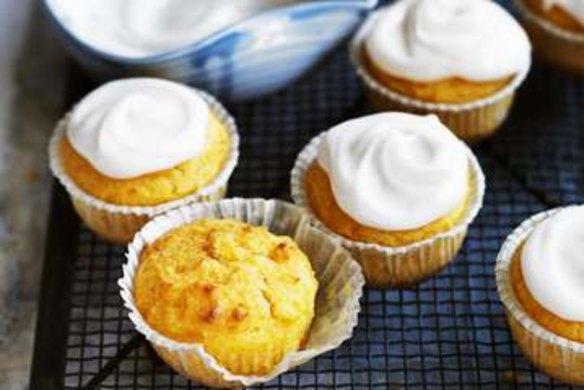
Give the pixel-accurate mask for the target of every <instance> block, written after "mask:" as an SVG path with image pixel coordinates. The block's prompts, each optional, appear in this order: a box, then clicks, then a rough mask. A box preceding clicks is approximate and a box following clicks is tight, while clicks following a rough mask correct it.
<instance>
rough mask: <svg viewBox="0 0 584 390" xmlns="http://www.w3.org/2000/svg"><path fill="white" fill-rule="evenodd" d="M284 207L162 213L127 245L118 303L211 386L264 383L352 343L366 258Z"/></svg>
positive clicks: (238, 202)
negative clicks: (351, 252) (362, 260)
mask: <svg viewBox="0 0 584 390" xmlns="http://www.w3.org/2000/svg"><path fill="white" fill-rule="evenodd" d="M308 221H309V219H308V218H307V216H306V215H305V213H304V212H303V211H302V210H301V209H299V208H297V207H295V206H293V205H290V204H288V203H285V202H280V201H264V200H242V199H234V200H225V201H221V202H217V203H206V204H200V205H192V206H187V207H183V208H179V209H177V210H173V211H171V212H169V213H167V214H165V215H163V216H160V217H158V218H155V219H154V220H153V221H152V222H150V223H148V224H147V225H146V226H145V227H144V229H143V230H142V231H141V232H139V233H138V234H137V235H136V237H135V239H134V241H133V242H132V244H131V245H130V247H129V251H128V264H127V265H125V266H124V276H123V278H122V279H121V280H120V282H119V283H120V286H121V288H122V298H123V300H124V302H125V304H126V306H127V307H128V308H129V309H130V318H131V320H132V322H133V323H134V324H135V325H136V327H137V329H138V330H139V331H140V332H141V333H143V334H144V335H145V336H146V338H147V339H148V340H149V341H150V342H151V343H152V345H153V347H154V349H155V350H156V352H157V353H158V354H159V355H160V357H161V358H162V359H163V360H165V361H166V362H167V363H168V364H169V365H170V366H172V367H173V368H174V369H175V370H177V371H178V372H180V373H181V374H183V375H185V376H186V377H188V378H190V379H193V380H195V381H197V382H200V383H203V384H205V385H207V386H213V387H239V386H250V385H254V384H258V383H262V382H265V381H268V380H270V379H272V378H274V377H275V376H277V375H279V374H280V373H282V372H284V371H286V370H288V369H290V368H292V367H295V366H297V365H299V364H302V363H304V362H306V361H308V360H310V359H312V358H313V357H315V356H316V355H319V354H321V353H323V352H325V351H328V350H330V349H333V348H336V347H337V346H338V345H339V344H340V343H341V342H343V341H344V340H345V339H347V338H349V337H350V336H351V333H352V329H353V328H354V326H355V325H356V323H357V316H358V312H359V298H360V296H361V294H362V286H363V284H364V280H363V276H362V273H361V271H360V269H359V265H358V264H357V263H356V262H355V261H354V260H353V259H352V258H351V256H350V255H349V253H347V251H345V250H343V249H342V248H340V247H339V245H338V243H337V242H336V241H334V240H333V239H331V238H329V237H327V236H326V235H324V234H323V233H321V232H319V231H318V230H316V229H314V228H312V227H311V226H310V224H309V223H308Z"/></svg>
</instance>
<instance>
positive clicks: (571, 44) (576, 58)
mask: <svg viewBox="0 0 584 390" xmlns="http://www.w3.org/2000/svg"><path fill="white" fill-rule="evenodd" d="M516 3H517V5H518V7H519V9H520V11H521V13H522V15H523V21H524V25H525V28H526V29H527V32H528V34H529V36H530V38H531V40H532V42H533V45H534V47H535V50H536V52H537V53H538V54H539V55H541V57H543V58H544V59H545V60H546V61H548V62H549V63H551V64H553V65H554V66H556V67H558V68H560V69H563V70H566V71H569V72H573V73H578V74H584V2H582V1H581V0H516Z"/></svg>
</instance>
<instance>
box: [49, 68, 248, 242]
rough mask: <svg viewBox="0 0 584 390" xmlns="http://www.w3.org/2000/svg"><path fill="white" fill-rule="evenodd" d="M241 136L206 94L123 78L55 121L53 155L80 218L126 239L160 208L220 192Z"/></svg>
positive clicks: (97, 229)
mask: <svg viewBox="0 0 584 390" xmlns="http://www.w3.org/2000/svg"><path fill="white" fill-rule="evenodd" d="M238 143H239V140H238V136H237V133H236V129H235V124H234V122H233V120H232V118H231V117H230V116H229V115H228V114H227V112H226V111H225V110H224V109H223V108H222V107H221V105H220V104H219V103H218V102H217V101H215V100H214V99H213V98H212V97H211V96H209V95H207V94H205V93H203V92H202V91H197V90H194V89H192V88H189V87H186V86H183V85H181V84H178V83H173V82H170V81H164V80H159V79H126V80H120V81H114V82H110V83H108V84H105V85H104V86H102V87H100V88H98V89H97V90H95V91H94V92H92V93H91V94H89V95H88V96H87V97H85V98H84V99H83V100H82V101H81V102H80V103H79V104H77V105H76V106H75V107H74V109H73V111H72V112H71V113H70V114H68V115H67V116H66V117H65V119H63V120H62V121H61V122H60V123H59V125H58V126H57V129H56V130H55V134H54V136H53V138H52V140H51V144H50V160H51V161H50V162H51V168H52V170H53V173H54V174H55V176H56V177H57V178H58V179H59V180H60V181H61V183H62V184H63V185H64V186H65V188H66V189H67V190H68V192H69V194H70V195H71V198H72V200H73V205H74V206H75V208H76V210H77V211H78V213H79V215H80V216H81V218H82V219H83V220H84V221H85V223H86V224H87V225H88V226H89V227H90V228H91V229H92V230H94V231H95V232H96V233H98V234H100V235H101V236H103V237H105V238H107V239H109V240H112V241H115V242H127V241H128V240H130V239H131V238H132V236H133V235H134V233H135V232H136V231H137V230H138V229H139V228H140V227H141V226H142V225H143V224H144V223H145V222H146V221H147V220H148V219H149V218H150V217H152V216H153V215H155V214H157V213H160V212H162V211H165V210H168V209H170V208H173V207H176V206H178V205H181V204H184V203H187V202H192V201H201V200H212V199H216V198H220V197H222V196H223V195H224V193H225V190H226V186H227V180H228V179H229V176H230V175H231V173H232V171H233V169H234V167H235V164H236V161H237V155H238Z"/></svg>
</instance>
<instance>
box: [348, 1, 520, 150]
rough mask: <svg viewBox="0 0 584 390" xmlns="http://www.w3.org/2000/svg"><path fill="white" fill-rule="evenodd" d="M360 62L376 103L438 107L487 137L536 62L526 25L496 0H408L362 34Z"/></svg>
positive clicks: (357, 49) (453, 122)
mask: <svg viewBox="0 0 584 390" xmlns="http://www.w3.org/2000/svg"><path fill="white" fill-rule="evenodd" d="M351 56H352V60H353V62H354V64H355V66H356V68H357V71H358V73H359V75H360V76H361V77H362V79H363V80H364V82H365V84H366V86H367V89H368V92H369V95H370V98H371V100H372V103H373V104H374V105H375V106H377V107H378V108H380V109H383V110H396V111H408V112H414V113H434V114H436V115H438V116H439V117H440V119H441V120H442V121H443V122H444V123H445V124H446V125H447V126H448V127H449V128H450V129H451V130H452V131H453V132H454V133H456V134H457V135H458V136H459V137H460V138H462V139H464V140H469V141H475V140H480V139H482V138H485V137H488V136H489V135H491V134H492V133H493V132H494V131H495V130H497V128H498V127H499V126H500V125H501V123H502V122H503V121H504V120H505V118H506V117H507V114H508V112H509V109H510V107H511V104H512V102H513V97H514V93H515V90H516V89H517V87H518V86H519V85H520V84H521V82H522V81H523V80H524V78H525V76H526V74H527V72H528V70H529V67H530V64H531V59H530V44H529V41H528V39H527V35H526V34H525V32H524V31H523V29H522V28H521V26H520V25H519V24H518V23H517V22H516V21H515V20H514V19H513V17H512V16H511V15H509V14H508V13H507V12H506V11H505V10H504V9H503V8H501V7H500V6H499V5H497V4H496V3H495V2H492V1H490V0H400V1H397V2H396V3H394V4H392V5H390V6H388V7H385V8H382V9H381V10H379V11H378V12H376V13H375V14H373V15H372V16H371V17H370V19H369V20H368V21H367V23H365V25H364V26H363V27H362V28H361V29H360V31H359V32H358V33H357V35H356V37H355V39H354V40H353V43H352V48H351Z"/></svg>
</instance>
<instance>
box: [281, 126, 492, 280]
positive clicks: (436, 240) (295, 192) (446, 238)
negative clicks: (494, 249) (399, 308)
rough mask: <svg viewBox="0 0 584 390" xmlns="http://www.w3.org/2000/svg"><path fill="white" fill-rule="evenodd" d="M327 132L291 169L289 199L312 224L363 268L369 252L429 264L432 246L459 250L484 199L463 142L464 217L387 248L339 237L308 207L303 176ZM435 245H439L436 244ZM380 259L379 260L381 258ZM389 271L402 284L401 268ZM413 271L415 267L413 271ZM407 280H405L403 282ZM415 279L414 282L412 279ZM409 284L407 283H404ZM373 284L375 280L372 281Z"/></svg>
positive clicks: (444, 250)
mask: <svg viewBox="0 0 584 390" xmlns="http://www.w3.org/2000/svg"><path fill="white" fill-rule="evenodd" d="M325 134H326V133H322V134H320V135H318V136H316V137H315V138H313V139H312V140H311V141H310V142H309V143H308V144H307V145H306V146H305V147H304V149H303V150H302V151H301V152H300V154H299V155H298V157H297V159H296V163H295V164H294V168H293V169H292V172H291V178H290V187H291V191H292V199H293V200H294V203H295V204H297V205H298V206H300V207H302V208H303V209H305V210H306V211H307V212H308V213H309V214H310V215H311V217H312V219H313V223H314V224H315V226H316V227H317V228H319V229H320V230H323V231H324V232H326V233H327V234H328V235H330V236H332V237H334V238H335V239H337V240H339V241H340V242H341V243H342V245H343V246H344V247H345V248H347V249H349V251H350V252H351V253H352V254H353V256H354V257H355V258H356V259H357V260H358V261H360V262H361V264H362V266H363V267H364V268H366V264H365V262H364V260H365V257H366V256H368V255H369V254H371V253H378V254H380V255H381V258H385V259H387V260H388V261H392V262H401V259H400V257H399V256H401V255H405V256H407V255H409V254H412V253H417V255H416V256H417V257H418V258H419V259H420V260H421V261H427V262H428V264H429V263H431V262H432V257H433V256H434V255H435V254H436V252H435V251H434V250H433V248H432V247H434V248H435V249H436V250H438V251H442V253H443V254H444V258H451V257H453V256H454V255H455V254H456V252H457V251H458V247H459V246H460V244H461V242H462V239H463V238H464V235H465V234H466V231H467V229H468V226H469V225H470V224H471V223H472V221H473V220H474V219H475V218H476V216H477V215H478V213H479V211H480V209H481V207H482V205H483V198H484V193H485V177H484V174H483V171H482V169H481V167H480V165H479V162H478V161H477V159H476V157H475V156H474V154H473V153H472V151H471V150H470V148H469V147H468V146H466V145H464V144H463V145H464V147H465V149H466V151H467V155H468V159H469V162H470V166H471V169H472V170H473V172H474V174H475V178H476V179H475V180H476V194H475V196H474V198H473V199H472V201H471V204H470V206H469V207H468V210H467V211H466V213H465V216H464V218H463V219H462V220H461V221H460V222H459V223H458V224H457V225H456V226H454V227H453V228H452V229H450V230H448V231H446V232H443V233H440V234H437V235H435V236H432V237H430V238H428V239H425V240H423V241H419V242H416V243H413V244H409V245H405V246H399V247H389V246H384V245H380V244H376V243H366V242H360V241H354V240H351V239H348V238H346V237H344V236H341V235H339V234H337V233H335V232H334V231H332V230H330V229H329V228H328V227H327V226H326V225H325V224H324V223H323V222H321V221H320V220H319V218H318V217H317V216H316V215H315V214H314V212H313V211H312V208H311V206H310V202H309V200H308V196H307V194H306V187H305V178H306V174H307V172H308V170H309V169H310V167H311V166H312V165H313V163H314V161H315V160H316V158H317V156H318V150H319V147H320V144H321V142H322V140H323V137H324V136H325ZM437 244H438V246H437ZM403 260H404V261H410V262H411V261H412V259H406V258H404V259H403ZM380 261H381V260H380ZM412 267H416V265H413V264H412ZM424 267H425V266H422V267H420V270H421V269H423V268H424ZM368 271H369V270H368V269H364V272H365V275H366V276H367V277H368V283H369V284H371V283H370V282H371V280H369V279H370V278H369V275H370V272H368ZM387 271H389V272H392V273H394V274H396V273H397V274H396V275H388V276H390V277H391V278H395V279H396V285H397V286H401V285H402V283H401V281H400V280H399V279H400V275H399V273H400V271H399V270H397V272H396V270H387ZM373 272H379V270H374V271H373ZM413 272H414V273H415V272H416V270H414V271H413ZM420 276H421V278H420V279H423V277H427V276H429V275H420ZM406 282H407V281H406ZM414 282H415V281H414ZM384 284H385V286H386V287H392V284H393V282H392V283H390V284H387V283H384ZM407 284H410V283H406V285H407ZM374 285H376V283H374ZM377 287H384V285H377Z"/></svg>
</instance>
